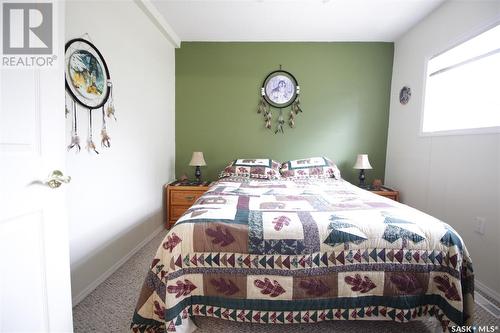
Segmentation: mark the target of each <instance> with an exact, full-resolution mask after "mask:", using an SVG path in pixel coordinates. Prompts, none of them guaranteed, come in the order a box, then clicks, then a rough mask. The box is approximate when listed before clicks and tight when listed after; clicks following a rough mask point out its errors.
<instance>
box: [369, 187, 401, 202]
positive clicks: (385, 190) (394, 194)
mask: <svg viewBox="0 0 500 333" xmlns="http://www.w3.org/2000/svg"><path fill="white" fill-rule="evenodd" d="M367 190H368V191H370V192H372V193H375V194H378V195H381V196H383V197H386V198H389V199H392V200H394V201H397V202H399V191H396V190H394V189H392V188H389V187H385V186H381V187H380V189H379V190H373V189H370V188H368V189H367Z"/></svg>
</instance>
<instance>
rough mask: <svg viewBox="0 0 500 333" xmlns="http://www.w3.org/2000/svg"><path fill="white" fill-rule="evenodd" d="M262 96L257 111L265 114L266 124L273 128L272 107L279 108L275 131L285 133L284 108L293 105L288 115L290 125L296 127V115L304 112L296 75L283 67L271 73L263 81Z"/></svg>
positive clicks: (267, 126)
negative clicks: (301, 106)
mask: <svg viewBox="0 0 500 333" xmlns="http://www.w3.org/2000/svg"><path fill="white" fill-rule="evenodd" d="M260 91H261V98H260V102H259V107H258V109H257V113H262V114H263V115H264V122H265V126H266V128H268V129H271V127H272V125H271V120H272V113H271V107H274V108H277V109H279V115H278V122H277V125H276V130H275V131H274V133H275V134H276V133H278V132H281V133H285V131H284V128H283V126H284V125H285V119H284V117H283V108H286V107H288V106H291V108H290V115H289V117H288V125H289V126H290V127H292V128H293V127H295V117H296V116H297V115H298V114H299V112H302V109H301V108H300V100H299V93H300V87H299V84H298V83H297V80H296V79H295V77H294V76H293V75H292V74H291V73H289V72H287V71H284V70H282V69H281V65H280V69H279V70H276V71H274V72H271V73H269V75H267V77H266V78H265V80H264V82H263V83H262V88H261V90H260Z"/></svg>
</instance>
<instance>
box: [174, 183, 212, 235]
mask: <svg viewBox="0 0 500 333" xmlns="http://www.w3.org/2000/svg"><path fill="white" fill-rule="evenodd" d="M209 187H210V183H209V182H203V183H202V184H201V185H196V184H189V183H185V182H180V181H175V182H173V183H170V184H168V185H167V186H166V190H167V196H166V205H165V206H166V209H167V214H166V216H167V218H166V222H165V226H166V228H167V229H170V228H171V227H172V226H173V225H174V223H175V222H176V221H177V220H178V219H179V217H181V215H182V214H184V212H185V211H186V210H187V209H188V208H189V207H191V206H192V205H193V204H194V203H195V201H196V200H197V199H198V198H199V197H201V196H202V195H203V193H205V192H206V191H207V190H208V188H209Z"/></svg>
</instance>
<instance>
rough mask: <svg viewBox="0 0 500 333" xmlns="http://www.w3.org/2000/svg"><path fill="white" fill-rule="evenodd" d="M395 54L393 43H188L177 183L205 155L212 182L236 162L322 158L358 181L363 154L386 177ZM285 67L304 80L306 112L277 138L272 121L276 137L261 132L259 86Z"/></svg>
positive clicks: (179, 100) (179, 54)
mask: <svg viewBox="0 0 500 333" xmlns="http://www.w3.org/2000/svg"><path fill="white" fill-rule="evenodd" d="M393 52H394V47H393V44H392V43H371V42H370V43H222V42H216V43H215V42H214V43H205V42H188V43H182V46H181V48H179V49H177V50H176V53H175V57H176V59H175V64H176V65H175V66H176V68H175V70H176V87H175V88H176V112H175V131H176V134H175V136H176V143H175V154H176V161H175V166H176V175H177V177H179V176H180V175H182V174H187V175H188V176H189V177H190V178H193V177H194V176H193V175H194V168H193V167H189V166H188V163H189V160H190V158H191V154H192V152H193V151H202V152H203V153H204V155H205V160H206V162H207V166H206V167H202V173H203V178H205V179H210V180H214V179H216V178H217V174H218V172H220V170H221V169H223V168H224V166H225V165H226V164H227V163H228V162H229V161H231V160H234V159H236V158H251V157H255V158H268V157H269V158H274V159H276V160H280V161H285V160H289V159H297V158H303V157H311V156H317V155H319V156H328V157H330V158H331V159H333V160H334V161H336V162H337V164H338V166H339V168H340V170H341V172H342V175H343V177H344V178H345V179H347V180H349V181H352V182H356V181H357V171H356V170H353V169H352V166H353V164H354V161H355V159H356V155H357V154H358V153H368V154H369V157H370V161H371V164H372V166H373V168H374V169H373V170H371V171H369V172H368V174H367V178H368V179H369V180H371V179H373V178H383V176H384V169H385V154H386V144H387V127H388V119H389V94H390V86H391V76H392V60H393ZM280 64H281V65H282V66H283V69H284V70H287V71H289V72H291V73H292V74H293V75H294V76H295V77H296V78H297V80H298V81H299V84H300V93H301V97H300V99H301V105H302V109H303V110H304V112H303V113H301V114H299V115H298V117H297V119H296V127H295V128H293V129H292V128H289V127H287V128H286V129H285V134H281V133H279V134H274V126H275V125H274V121H273V131H269V130H267V129H265V128H264V121H263V117H262V115H260V114H257V112H256V111H257V105H258V102H259V98H260V87H261V84H262V81H263V80H264V78H265V77H266V75H267V74H268V73H269V72H271V71H273V70H276V69H278V68H279V65H280ZM284 111H285V116H286V119H288V117H287V116H288V112H289V108H287V109H284ZM277 115H278V110H276V109H275V110H274V111H273V120H276V118H277Z"/></svg>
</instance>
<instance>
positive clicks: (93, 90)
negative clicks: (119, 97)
mask: <svg viewBox="0 0 500 333" xmlns="http://www.w3.org/2000/svg"><path fill="white" fill-rule="evenodd" d="M65 50H66V55H65V62H66V71H65V72H66V90H67V91H68V93H69V94H70V95H71V97H72V98H73V99H74V100H75V101H77V102H78V103H79V104H80V105H82V106H84V107H86V108H89V109H98V108H100V107H102V106H103V105H104V104H105V103H106V101H107V100H108V98H109V94H110V90H111V89H110V84H109V80H110V77H109V70H108V66H107V65H106V61H105V60H104V57H103V56H102V54H101V52H99V50H98V49H97V48H96V47H95V46H94V45H93V44H92V43H91V42H89V41H87V40H85V39H83V38H75V39H72V40H70V41H69V42H67V43H66V48H65Z"/></svg>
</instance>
